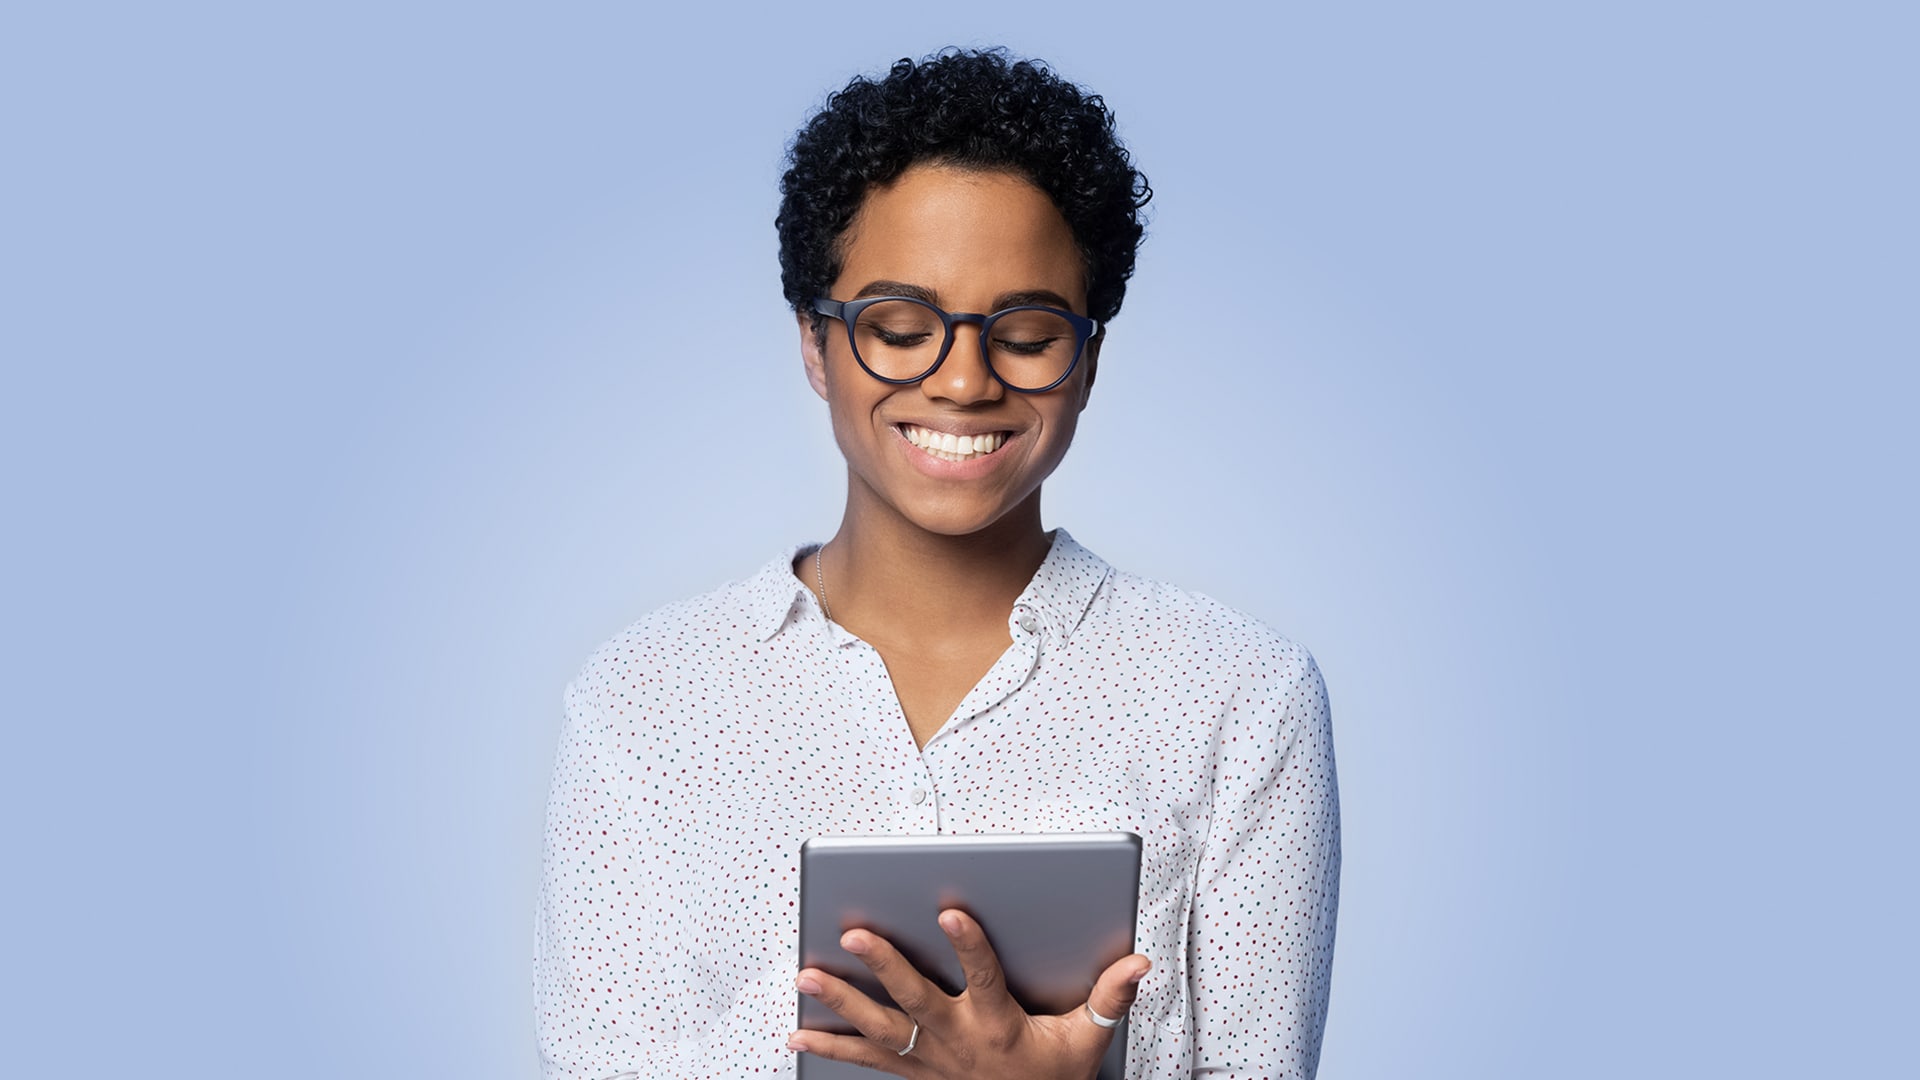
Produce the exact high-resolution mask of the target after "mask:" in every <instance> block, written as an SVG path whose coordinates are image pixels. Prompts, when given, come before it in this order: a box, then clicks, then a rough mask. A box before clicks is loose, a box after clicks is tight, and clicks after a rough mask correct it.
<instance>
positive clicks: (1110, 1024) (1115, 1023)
mask: <svg viewBox="0 0 1920 1080" xmlns="http://www.w3.org/2000/svg"><path fill="white" fill-rule="evenodd" d="M1087 1019H1089V1020H1091V1021H1093V1022H1094V1023H1096V1024H1099V1025H1100V1026H1101V1027H1103V1028H1117V1027H1119V1026H1120V1021H1119V1020H1109V1019H1107V1018H1106V1017H1104V1016H1101V1015H1100V1014H1099V1013H1097V1012H1094V1011H1093V1002H1091V1001H1089V1002H1087Z"/></svg>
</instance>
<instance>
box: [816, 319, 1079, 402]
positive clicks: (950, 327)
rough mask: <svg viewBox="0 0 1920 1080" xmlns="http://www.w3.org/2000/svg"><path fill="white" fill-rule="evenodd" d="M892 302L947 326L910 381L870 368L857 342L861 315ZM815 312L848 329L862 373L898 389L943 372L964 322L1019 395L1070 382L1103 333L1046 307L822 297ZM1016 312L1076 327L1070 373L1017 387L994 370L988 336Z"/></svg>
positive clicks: (849, 342) (998, 378) (1004, 382)
mask: <svg viewBox="0 0 1920 1080" xmlns="http://www.w3.org/2000/svg"><path fill="white" fill-rule="evenodd" d="M889 300H895V301H898V300H905V301H907V302H908V303H911V304H919V305H920V306H921V307H923V308H926V309H927V310H928V311H931V312H933V313H934V314H935V315H938V316H940V322H941V324H942V325H943V326H945V327H946V334H947V336H946V340H944V341H942V342H941V343H940V355H939V356H937V357H935V358H934V361H933V363H932V364H931V365H929V366H928V368H927V370H925V371H923V372H921V373H920V374H918V375H915V376H913V377H912V378H910V379H889V378H887V377H886V376H885V375H882V374H880V373H879V372H877V371H875V370H873V369H872V368H870V367H868V366H867V362H866V360H865V359H863V358H862V357H861V356H860V343H859V342H858V341H856V340H854V334H853V326H854V323H856V322H858V321H859V319H860V313H861V312H862V311H865V310H866V309H868V308H870V307H872V306H873V305H875V304H879V303H885V302H886V301H889ZM813 310H814V311H815V312H818V313H819V314H821V315H825V316H826V317H827V318H829V319H839V320H840V323H841V325H843V326H845V327H846V328H847V347H848V348H850V349H851V350H853V359H854V361H855V362H856V363H858V364H859V365H860V370H862V371H864V372H866V373H867V374H869V375H871V376H873V377H874V378H876V379H879V380H880V381H881V382H883V383H892V384H893V385H895V386H910V385H912V384H913V383H917V382H919V381H920V380H922V379H925V378H926V377H927V376H929V375H932V374H933V373H934V372H936V371H938V370H940V365H941V364H944V363H946V362H947V353H949V352H951V351H952V350H953V338H954V327H955V326H958V325H961V324H963V323H964V324H967V325H971V326H978V327H979V328H980V355H981V357H982V358H983V359H985V360H986V364H987V372H988V373H989V374H991V375H992V376H993V378H994V381H995V382H998V383H999V384H1000V385H1001V386H1004V387H1006V388H1007V389H1009V390H1011V391H1013V392H1014V393H1016V394H1044V393H1046V392H1047V391H1049V390H1051V389H1053V388H1054V387H1056V386H1059V385H1060V384H1061V383H1063V382H1066V381H1067V378H1068V377H1069V376H1071V375H1072V374H1073V372H1074V369H1075V368H1077V367H1079V366H1080V356H1081V354H1083V353H1085V352H1086V351H1087V342H1089V341H1091V340H1093V337H1094V335H1096V334H1098V333H1099V332H1100V324H1099V323H1097V322H1095V321H1094V320H1092V319H1089V318H1087V317H1086V316H1084V315H1075V314H1074V313H1073V312H1071V311H1065V310H1063V309H1061V308H1056V307H1047V306H1046V305H1045V304H1022V305H1020V306H1018V307H1010V308H1001V309H1000V310H999V311H996V312H994V313H993V314H991V315H977V314H974V313H973V312H969V311H946V310H943V309H941V308H940V307H938V306H936V305H933V304H929V303H927V302H926V301H925V300H922V299H920V298H918V297H914V296H867V297H862V298H861V299H859V300H829V299H827V298H826V297H824V296H822V297H819V298H817V299H815V300H814V302H813ZM1016 311H1045V312H1048V313H1050V314H1053V315H1058V316H1060V317H1061V318H1063V319H1065V320H1067V325H1069V326H1071V327H1073V333H1074V339H1075V340H1074V343H1073V359H1072V360H1070V361H1068V362H1067V370H1066V371H1064V372H1061V374H1060V377H1059V378H1057V379H1055V380H1053V381H1052V382H1050V383H1048V384H1047V385H1045V386H1015V385H1013V384H1012V383H1010V382H1008V381H1007V380H1006V379H1005V378H1003V377H1002V376H1001V374H1000V372H998V371H996V370H994V366H993V350H992V349H989V348H987V347H986V345H987V334H988V333H990V332H991V331H992V330H993V324H994V323H995V322H996V321H998V320H999V318H1000V317H1001V316H1003V315H1011V314H1013V313H1014V312H1016Z"/></svg>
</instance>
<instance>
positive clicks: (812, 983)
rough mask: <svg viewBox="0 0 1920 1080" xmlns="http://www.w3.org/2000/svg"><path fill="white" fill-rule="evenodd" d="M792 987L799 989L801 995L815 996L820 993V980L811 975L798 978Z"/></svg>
mask: <svg viewBox="0 0 1920 1080" xmlns="http://www.w3.org/2000/svg"><path fill="white" fill-rule="evenodd" d="M793 985H795V986H797V987H799V988H800V992H801V993H803V994H817V993H819V992H820V980H819V979H816V978H814V977H813V976H811V975H802V976H800V977H799V978H797V979H795V980H793Z"/></svg>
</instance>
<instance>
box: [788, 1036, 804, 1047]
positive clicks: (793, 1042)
mask: <svg viewBox="0 0 1920 1080" xmlns="http://www.w3.org/2000/svg"><path fill="white" fill-rule="evenodd" d="M806 1048H807V1047H806V1044H804V1043H802V1042H801V1041H800V1036H798V1035H789V1036H787V1049H789V1050H805V1049H806Z"/></svg>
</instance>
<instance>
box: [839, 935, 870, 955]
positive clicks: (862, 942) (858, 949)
mask: <svg viewBox="0 0 1920 1080" xmlns="http://www.w3.org/2000/svg"><path fill="white" fill-rule="evenodd" d="M840 947H841V948H843V949H845V950H847V951H848V952H850V953H854V954H856V955H857V954H859V953H864V952H866V951H867V939H866V938H863V937H860V936H859V935H857V934H848V935H847V936H846V937H843V938H841V939H840Z"/></svg>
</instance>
